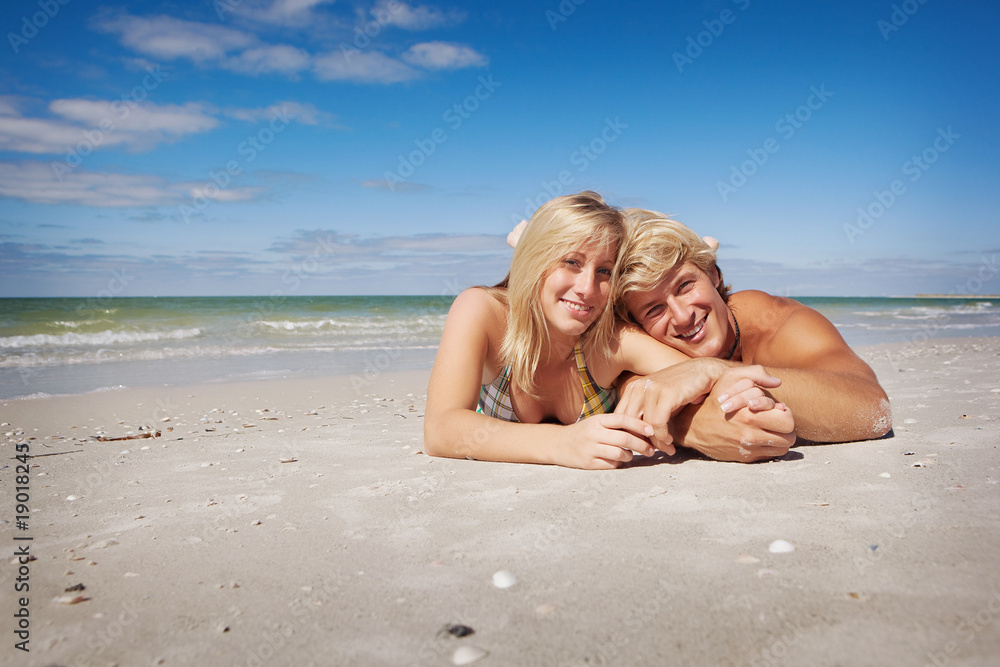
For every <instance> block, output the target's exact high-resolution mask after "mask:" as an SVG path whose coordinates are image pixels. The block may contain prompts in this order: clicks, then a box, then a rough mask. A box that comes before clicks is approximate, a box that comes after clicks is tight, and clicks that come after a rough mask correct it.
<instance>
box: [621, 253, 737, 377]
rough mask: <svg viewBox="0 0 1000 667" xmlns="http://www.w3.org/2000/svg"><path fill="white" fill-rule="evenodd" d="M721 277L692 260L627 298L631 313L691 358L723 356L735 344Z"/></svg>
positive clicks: (660, 338) (650, 329)
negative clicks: (657, 283)
mask: <svg viewBox="0 0 1000 667" xmlns="http://www.w3.org/2000/svg"><path fill="white" fill-rule="evenodd" d="M718 282H719V279H718V275H716V277H715V279H714V280H713V279H712V277H710V276H709V275H708V274H706V273H705V272H704V271H702V270H701V269H699V268H698V267H697V266H695V265H694V264H692V263H690V262H685V263H683V264H681V265H680V266H678V267H677V268H675V269H674V270H673V271H670V272H669V273H668V274H667V275H666V277H665V278H664V280H663V281H662V282H661V283H660V285H659V286H658V287H657V288H656V289H654V290H651V291H649V292H632V293H630V294H628V296H626V297H625V303H626V304H627V305H628V309H629V313H631V315H632V317H633V318H634V319H635V321H636V322H638V323H639V325H640V326H641V327H642V328H643V330H644V331H645V332H646V333H648V334H649V335H650V336H652V337H653V338H655V339H656V340H658V341H660V342H661V343H666V344H667V345H669V346H671V347H673V348H676V349H678V350H680V351H681V352H683V353H685V354H686V355H688V356H689V357H723V356H725V354H726V351H727V350H729V349H730V347H731V346H732V340H731V338H732V339H733V340H734V339H735V334H733V336H731V335H730V334H731V332H730V327H729V308H728V306H726V303H725V301H723V299H722V296H721V295H720V294H719V292H718V290H717V289H716V287H717V285H718Z"/></svg>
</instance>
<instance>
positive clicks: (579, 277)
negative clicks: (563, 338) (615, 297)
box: [540, 244, 616, 336]
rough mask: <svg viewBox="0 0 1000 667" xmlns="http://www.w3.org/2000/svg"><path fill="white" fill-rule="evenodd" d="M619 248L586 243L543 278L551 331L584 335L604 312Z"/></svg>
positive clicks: (542, 293)
mask: <svg viewBox="0 0 1000 667" xmlns="http://www.w3.org/2000/svg"><path fill="white" fill-rule="evenodd" d="M615 252H616V248H613V247H612V248H607V247H603V246H600V245H598V244H589V245H583V246H580V247H579V248H577V249H576V250H573V251H571V252H569V253H567V254H566V255H565V256H563V258H562V259H560V260H559V263H558V264H556V266H555V267H553V268H552V269H550V270H549V271H548V272H547V273H546V276H545V278H544V279H543V280H542V286H541V290H540V298H541V304H542V312H543V314H544V315H545V319H546V321H547V322H548V324H549V327H550V331H552V332H553V333H554V332H559V333H561V334H564V335H567V336H580V335H582V334H583V333H584V332H585V331H586V330H587V329H588V328H589V327H590V325H591V324H593V323H594V321H595V320H597V318H598V317H599V316H600V315H601V313H603V312H604V309H605V308H606V307H607V305H608V298H609V297H610V292H611V274H612V273H613V272H614V267H615Z"/></svg>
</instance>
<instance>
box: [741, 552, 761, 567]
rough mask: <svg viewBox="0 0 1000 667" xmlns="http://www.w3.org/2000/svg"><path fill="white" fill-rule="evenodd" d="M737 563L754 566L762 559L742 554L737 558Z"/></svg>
mask: <svg viewBox="0 0 1000 667" xmlns="http://www.w3.org/2000/svg"><path fill="white" fill-rule="evenodd" d="M736 562H737V563H746V564H747V565H753V564H754V563H759V562H760V559H759V558H757V557H756V556H751V555H750V554H740V555H739V556H737V557H736Z"/></svg>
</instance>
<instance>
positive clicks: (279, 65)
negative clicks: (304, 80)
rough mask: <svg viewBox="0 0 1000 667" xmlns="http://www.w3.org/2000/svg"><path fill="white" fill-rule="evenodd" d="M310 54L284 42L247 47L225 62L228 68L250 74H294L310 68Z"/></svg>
mask: <svg viewBox="0 0 1000 667" xmlns="http://www.w3.org/2000/svg"><path fill="white" fill-rule="evenodd" d="M309 63H310V57H309V54H308V53H306V52H305V51H303V50H302V49H298V48H295V47H294V46H286V45H284V44H281V45H278V46H261V47H256V48H252V49H247V50H246V51H244V52H243V53H241V54H239V55H238V56H234V57H232V58H230V59H228V60H227V61H226V62H225V67H226V68H227V69H232V70H236V71H238V72H246V73H248V74H268V73H270V72H278V73H279V74H286V75H294V74H298V73H299V72H301V71H302V70H305V69H309Z"/></svg>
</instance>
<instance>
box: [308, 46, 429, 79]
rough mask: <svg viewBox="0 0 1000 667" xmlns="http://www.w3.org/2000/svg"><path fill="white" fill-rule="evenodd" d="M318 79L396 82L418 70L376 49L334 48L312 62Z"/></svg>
mask: <svg viewBox="0 0 1000 667" xmlns="http://www.w3.org/2000/svg"><path fill="white" fill-rule="evenodd" d="M313 74H314V75H315V76H316V78H317V79H319V80H320V81H355V82H359V83H399V82H401V81H411V80H413V79H416V78H419V77H420V76H421V72H419V71H418V70H415V69H413V68H412V67H410V66H409V65H407V64H406V63H403V62H400V61H398V60H396V59H394V58H390V57H389V56H387V55H385V54H384V53H379V52H378V51H350V50H345V51H333V52H330V53H327V54H325V55H322V56H319V57H317V58H316V59H315V61H314V62H313Z"/></svg>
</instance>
